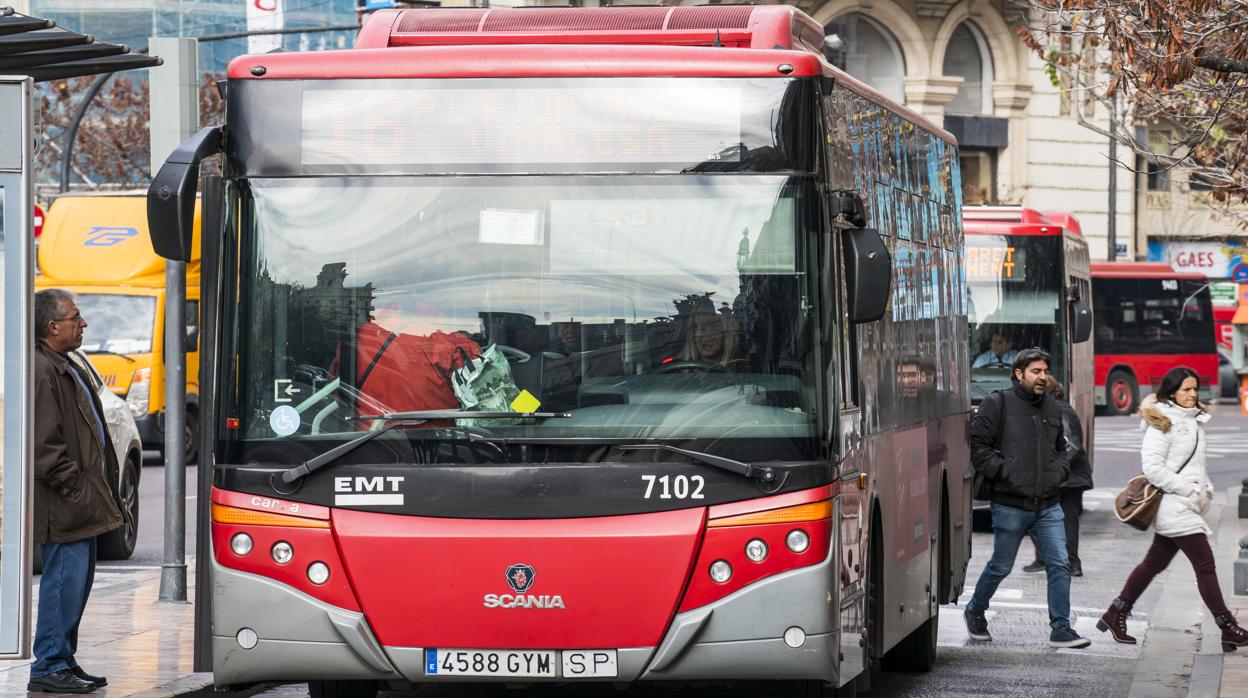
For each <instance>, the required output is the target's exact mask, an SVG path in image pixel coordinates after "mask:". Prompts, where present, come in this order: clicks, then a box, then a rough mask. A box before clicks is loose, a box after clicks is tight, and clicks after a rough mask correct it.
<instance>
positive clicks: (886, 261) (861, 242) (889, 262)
mask: <svg viewBox="0 0 1248 698" xmlns="http://www.w3.org/2000/svg"><path fill="white" fill-rule="evenodd" d="M841 240H842V242H843V243H844V245H843V247H844V251H845V288H846V289H847V291H848V297H847V298H846V308H845V310H846V313H847V314H848V316H849V321H850V322H852V323H854V324H861V323H864V322H875V321H876V320H879V319H880V318H882V317H884V311H885V310H886V309H887V308H888V296H889V293H890V291H891V287H892V282H893V274H892V266H893V259H892V256H891V255H890V254H889V253H888V248H887V247H885V246H884V239H883V238H881V237H880V233H879V231H877V230H875V229H874V228H851V229H849V230H844V231H841Z"/></svg>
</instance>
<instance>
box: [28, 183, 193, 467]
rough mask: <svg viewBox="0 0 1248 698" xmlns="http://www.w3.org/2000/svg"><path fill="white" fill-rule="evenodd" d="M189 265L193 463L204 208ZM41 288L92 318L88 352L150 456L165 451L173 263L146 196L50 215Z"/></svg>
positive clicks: (112, 196) (68, 203)
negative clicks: (153, 229) (160, 251)
mask: <svg viewBox="0 0 1248 698" xmlns="http://www.w3.org/2000/svg"><path fill="white" fill-rule="evenodd" d="M194 249H195V250H196V255H197V256H196V257H195V258H194V259H192V260H191V262H190V263H189V264H187V267H186V297H187V301H186V333H187V334H186V337H187V340H186V352H187V353H186V377H187V383H186V400H187V412H186V416H187V419H186V424H187V427H186V429H187V434H186V436H187V438H186V444H187V463H193V462H194V459H195V456H196V444H197V438H196V436H197V435H196V431H197V429H198V421H197V414H198V409H197V408H198V399H199V332H198V323H199V266H200V262H199V257H198V250H199V209H198V207H196V211H195V242H194ZM38 264H39V272H40V273H39V275H38V276H37V277H36V278H35V288H36V290H39V289H44V288H63V289H65V290H67V291H69V292H71V293H73V294H74V295H76V296H77V299H78V308H79V309H80V310H81V311H82V316H83V317H84V318H85V319H86V321H87V329H86V332H85V333H84V339H83V342H82V351H83V353H85V354H86V355H87V357H88V358H89V359H90V361H91V363H92V365H94V366H95V368H96V370H97V371H98V372H99V373H100V375H101V376H102V377H103V379H104V382H105V384H106V385H108V387H109V388H111V389H112V391H113V392H114V393H116V394H117V395H118V396H119V397H121V398H124V399H125V401H126V404H127V405H128V406H129V408H130V411H131V413H133V414H134V419H135V422H136V423H137V425H138V428H139V436H140V438H141V440H142V442H143V452H144V454H145V455H146V456H148V457H154V456H156V455H157V454H158V453H159V452H161V451H163V449H164V433H165V429H164V421H165V420H164V414H165V380H164V379H165V362H164V344H165V341H164V340H165V260H164V259H162V258H161V257H158V256H157V255H156V253H155V252H154V251H153V250H152V243H151V239H150V237H149V236H148V232H147V198H146V192H121V193H107V194H97V193H91V194H63V195H61V196H60V197H59V198H57V199H56V200H55V201H53V202H52V205H51V207H49V208H48V211H47V215H46V217H45V220H44V225H43V235H42V239H41V240H40V243H39V254H38Z"/></svg>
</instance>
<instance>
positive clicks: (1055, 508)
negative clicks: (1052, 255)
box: [963, 349, 1090, 648]
mask: <svg viewBox="0 0 1248 698" xmlns="http://www.w3.org/2000/svg"><path fill="white" fill-rule="evenodd" d="M1049 365H1050V360H1049V355H1048V354H1047V353H1045V352H1044V351H1043V350H1040V349H1024V350H1023V351H1020V352H1019V353H1018V356H1016V357H1015V358H1014V363H1013V370H1014V376H1013V378H1014V385H1013V387H1011V388H1010V389H1009V390H1001V391H997V392H995V393H993V394H992V395H990V396H988V397H987V398H985V399H984V401H983V402H982V403H980V405H979V411H978V412H976V413H975V419H974V421H973V422H972V423H971V462H972V465H973V466H974V468H975V472H976V475H977V476H979V477H981V478H983V479H984V480H985V481H986V482H987V483H988V484H989V485H990V487H991V490H992V491H991V495H990V497H989V499H990V500H991V502H992V528H993V542H992V559H990V560H989V561H988V564H987V565H986V566H985V567H984V572H983V574H981V575H980V576H979V583H978V584H976V585H975V594H974V595H973V596H972V597H971V601H970V603H968V604H967V605H966V611H965V612H964V613H963V616H964V617H965V619H966V630H967V633H968V634H969V635H970V637H971V639H972V640H991V639H992V635H991V634H989V632H988V621H987V620H986V619H985V618H984V612H985V611H987V610H988V603H989V601H991V600H992V595H993V594H994V593H996V591H997V586H998V585H1000V584H1001V580H1003V579H1005V578H1006V576H1007V575H1009V573H1010V570H1012V569H1013V568H1014V558H1015V556H1016V555H1018V546H1019V543H1021V542H1022V540H1023V537H1024V536H1026V535H1027V534H1028V533H1034V535H1035V538H1036V541H1037V542H1038V544H1039V545H1040V547H1041V549H1042V550H1043V551H1044V557H1045V564H1046V569H1047V571H1048V578H1049V579H1048V581H1049V627H1050V629H1051V632H1050V634H1049V646H1050V647H1074V648H1077V647H1087V646H1088V645H1089V644H1090V643H1089V642H1088V640H1087V639H1086V638H1083V637H1080V636H1079V634H1078V633H1076V632H1075V631H1074V630H1073V629H1072V628H1071V627H1070V569H1069V562H1068V561H1067V559H1066V534H1065V531H1064V530H1063V526H1062V507H1061V505H1060V504H1059V503H1058V500H1059V496H1060V488H1061V485H1062V483H1063V482H1065V481H1066V475H1067V473H1068V471H1069V470H1070V455H1069V454H1068V453H1067V452H1066V439H1065V437H1064V436H1063V434H1062V411H1061V408H1060V407H1059V406H1058V404H1057V401H1055V400H1054V399H1053V398H1051V397H1049V396H1048V395H1046V394H1045V392H1046V390H1047V388H1048V384H1049V381H1051V380H1053V377H1052V376H1051V375H1050V374H1049Z"/></svg>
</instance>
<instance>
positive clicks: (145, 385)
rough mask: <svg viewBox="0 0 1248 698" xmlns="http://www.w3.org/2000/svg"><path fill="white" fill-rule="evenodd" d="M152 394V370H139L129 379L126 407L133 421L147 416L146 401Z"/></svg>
mask: <svg viewBox="0 0 1248 698" xmlns="http://www.w3.org/2000/svg"><path fill="white" fill-rule="evenodd" d="M151 393H152V369H151V368H140V369H139V370H137V371H135V372H134V377H133V378H131V379H130V389H129V390H128V391H126V407H129V408H130V414H132V415H134V418H135V419H138V418H139V417H142V416H144V415H146V414H147V407H148V401H149V398H150V396H151Z"/></svg>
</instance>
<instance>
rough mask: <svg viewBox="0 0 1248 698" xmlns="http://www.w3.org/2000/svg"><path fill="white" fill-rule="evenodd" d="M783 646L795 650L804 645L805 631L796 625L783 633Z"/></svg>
mask: <svg viewBox="0 0 1248 698" xmlns="http://www.w3.org/2000/svg"><path fill="white" fill-rule="evenodd" d="M784 644H786V645H788V646H789V647H793V648H797V647H801V646H802V645H804V644H806V631H805V630H802V629H801V628H799V627H797V626H796V625H795V626H793V627H791V628H789V629H788V630H786V631H784Z"/></svg>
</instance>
